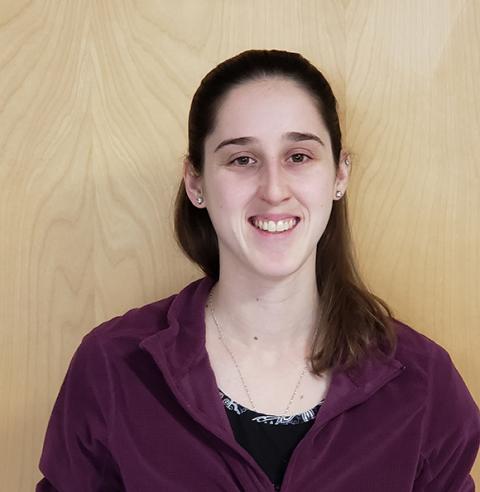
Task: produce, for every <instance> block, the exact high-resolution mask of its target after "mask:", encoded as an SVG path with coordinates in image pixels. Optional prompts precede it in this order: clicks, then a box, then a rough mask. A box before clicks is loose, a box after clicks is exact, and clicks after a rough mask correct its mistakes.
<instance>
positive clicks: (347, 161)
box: [345, 157, 350, 166]
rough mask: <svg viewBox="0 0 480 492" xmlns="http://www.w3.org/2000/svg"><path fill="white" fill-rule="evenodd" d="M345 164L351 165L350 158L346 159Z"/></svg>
mask: <svg viewBox="0 0 480 492" xmlns="http://www.w3.org/2000/svg"><path fill="white" fill-rule="evenodd" d="M345 165H346V166H349V165H350V159H349V158H348V157H347V158H346V159H345Z"/></svg>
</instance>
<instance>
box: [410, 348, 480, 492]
mask: <svg viewBox="0 0 480 492" xmlns="http://www.w3.org/2000/svg"><path fill="white" fill-rule="evenodd" d="M422 441H423V444H422V461H421V463H420V469H419V471H418V474H417V479H416V480H415V484H414V488H413V491H414V492H440V491H441V492H474V490H475V485H474V483H473V480H472V477H471V476H470V471H471V468H472V466H473V464H474V462H475V457H476V455H477V452H478V448H479V442H480V414H479V411H478V407H477V405H476V404H475V401H474V400H473V398H472V396H471V395H470V393H469V391H468V389H467V387H466V385H465V383H464V382H463V380H462V378H461V376H460V374H459V373H458V371H457V370H456V368H455V366H454V364H453V362H452V360H451V358H450V356H449V355H448V353H447V352H446V351H445V350H444V349H442V348H440V347H439V350H438V351H435V353H434V354H433V356H432V359H431V361H430V369H429V390H428V395H427V404H426V411H425V416H424V422H423V439H422Z"/></svg>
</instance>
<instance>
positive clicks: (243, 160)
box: [230, 155, 255, 167]
mask: <svg viewBox="0 0 480 492" xmlns="http://www.w3.org/2000/svg"><path fill="white" fill-rule="evenodd" d="M254 162H255V160H254V159H252V158H251V157H249V156H248V155H241V156H240V157H235V159H233V160H231V161H230V164H237V165H238V166H240V167H246V166H248V165H249V164H253V163H254Z"/></svg>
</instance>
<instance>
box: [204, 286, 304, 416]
mask: <svg viewBox="0 0 480 492" xmlns="http://www.w3.org/2000/svg"><path fill="white" fill-rule="evenodd" d="M207 306H208V308H209V309H210V313H211V314H212V318H213V321H214V323H215V326H216V327H217V331H218V339H219V340H220V342H221V343H222V345H223V346H224V347H225V350H226V351H227V352H228V353H229V354H230V357H231V358H232V361H233V364H234V366H235V367H236V369H237V372H238V375H239V376H240V381H241V382H242V386H243V389H244V390H245V393H246V394H247V398H248V400H249V401H250V405H251V407H252V410H254V411H256V410H257V409H256V407H255V404H254V403H253V400H252V397H251V395H250V391H249V390H248V386H247V383H246V382H245V378H244V377H243V374H242V371H241V370H240V366H239V364H238V362H237V359H236V358H235V356H234V355H233V352H232V351H231V350H230V348H229V347H228V345H227V344H226V343H225V339H224V336H223V331H222V329H221V328H220V323H219V322H218V321H217V318H216V316H215V311H214V309H213V289H211V291H210V294H209V295H208V300H207ZM306 371H307V365H306V364H305V366H304V368H303V370H302V373H301V374H300V377H299V378H298V381H297V384H296V385H295V388H294V390H293V393H292V396H291V397H290V401H289V402H288V405H287V408H285V411H284V412H283V414H282V415H281V417H284V416H286V415H287V412H288V410H289V408H290V405H291V404H292V402H293V400H294V399H295V396H296V395H297V391H298V388H299V386H300V383H301V382H302V379H303V376H304V375H305V372H306Z"/></svg>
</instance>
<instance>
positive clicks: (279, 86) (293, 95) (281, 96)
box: [211, 77, 327, 137]
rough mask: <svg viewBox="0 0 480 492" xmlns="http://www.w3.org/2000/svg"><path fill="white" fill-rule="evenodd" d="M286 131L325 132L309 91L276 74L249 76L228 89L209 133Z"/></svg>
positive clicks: (215, 134) (253, 133)
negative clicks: (261, 76)
mask: <svg viewBox="0 0 480 492" xmlns="http://www.w3.org/2000/svg"><path fill="white" fill-rule="evenodd" d="M289 131H316V132H320V133H322V134H323V135H324V136H325V134H327V130H326V127H325V125H324V123H323V119H322V117H321V114H320V111H319V109H318V105H317V103H316V101H315V99H314V98H313V97H312V95H311V94H310V93H309V92H308V91H307V90H306V89H305V88H303V87H302V86H301V85H300V84H299V83H297V82H295V81H293V80H291V79H285V78H277V77H275V78H265V79H259V80H251V81H248V82H244V83H242V84H240V85H238V86H236V87H234V88H233V89H231V90H230V91H229V92H228V93H227V94H226V96H225V98H224V99H223V100H222V102H221V103H220V105H219V107H218V109H217V113H216V118H215V127H214V130H213V132H212V134H211V136H213V137H215V136H217V137H223V136H230V137H231V136H232V134H236V133H238V132H240V133H244V134H245V135H247V134H252V135H257V134H262V133H265V134H273V133H278V132H281V133H285V132H289ZM235 136H243V135H235Z"/></svg>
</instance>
